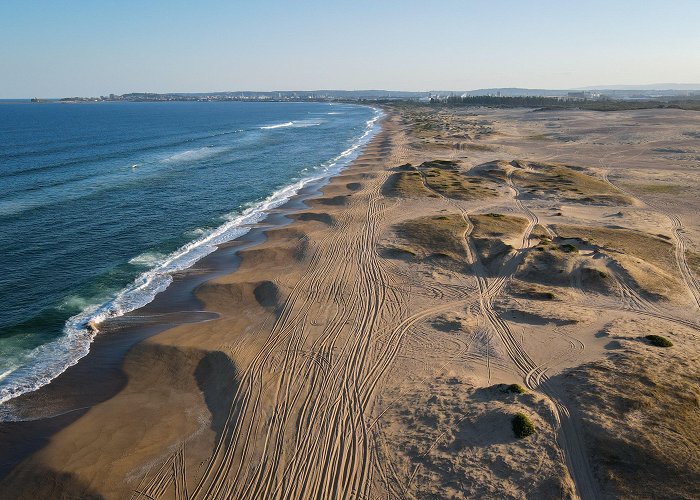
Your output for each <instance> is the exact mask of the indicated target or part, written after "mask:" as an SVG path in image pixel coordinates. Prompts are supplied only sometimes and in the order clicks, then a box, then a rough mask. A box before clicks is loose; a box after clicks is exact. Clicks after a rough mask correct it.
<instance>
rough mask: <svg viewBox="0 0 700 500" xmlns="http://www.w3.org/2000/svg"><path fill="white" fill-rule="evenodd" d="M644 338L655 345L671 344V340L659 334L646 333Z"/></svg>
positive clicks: (668, 345) (669, 345) (665, 345)
mask: <svg viewBox="0 0 700 500" xmlns="http://www.w3.org/2000/svg"><path fill="white" fill-rule="evenodd" d="M645 338H646V339H647V340H648V341H649V342H651V345H655V346H656V347H671V346H672V345H673V342H671V341H670V340H668V339H667V338H666V337H662V336H661V335H647V336H646V337H645Z"/></svg>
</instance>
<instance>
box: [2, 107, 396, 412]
mask: <svg viewBox="0 0 700 500" xmlns="http://www.w3.org/2000/svg"><path fill="white" fill-rule="evenodd" d="M363 107H364V108H366V109H368V110H372V111H373V114H374V116H373V117H371V118H370V119H369V120H367V121H366V122H365V124H364V125H365V127H364V130H362V133H361V134H360V135H358V136H357V137H356V138H355V139H354V140H353V142H352V144H350V145H349V147H348V148H347V149H345V150H343V151H341V152H340V153H338V154H337V155H336V156H334V157H332V158H329V159H327V160H325V161H323V162H322V163H320V164H319V165H318V167H317V168H316V169H315V170H314V171H312V172H306V174H305V175H304V176H303V177H300V178H296V179H292V180H291V181H290V182H289V183H288V184H285V185H283V186H281V187H279V188H278V189H276V190H275V191H273V192H272V193H270V194H269V195H268V196H266V197H265V198H263V199H259V200H258V201H253V202H251V203H250V204H249V205H248V206H246V208H245V209H243V210H241V211H240V213H238V214H236V215H235V217H234V216H232V217H231V218H226V220H225V221H223V222H222V223H221V224H220V225H218V226H217V227H214V228H211V229H208V230H207V231H206V232H205V233H204V234H203V235H202V236H199V237H197V238H195V239H192V240H191V241H188V242H186V243H185V244H184V245H182V246H181V247H179V248H178V249H176V250H174V251H172V252H169V253H168V254H167V255H164V256H163V257H162V258H160V259H159V261H158V262H157V263H156V264H155V265H154V266H153V267H150V268H148V269H146V270H144V271H141V272H140V273H139V274H137V275H135V276H134V277H133V280H132V281H131V282H130V283H128V284H126V285H125V286H124V287H123V288H121V289H120V290H118V291H116V292H114V295H113V296H112V297H109V298H108V299H107V300H106V301H104V302H99V303H91V304H88V305H87V306H86V307H84V308H83V309H82V310H81V311H80V312H78V313H77V314H74V315H72V316H71V317H69V318H67V319H66V321H65V323H64V325H63V333H62V334H61V335H59V336H57V337H56V338H54V339H52V340H50V341H48V342H46V343H45V344H42V345H40V346H38V347H37V349H36V350H35V352H34V353H33V355H32V358H31V361H28V362H27V364H26V365H23V366H22V367H20V368H19V369H16V370H15V371H14V372H12V373H9V375H8V376H7V377H6V378H4V379H3V381H2V385H1V387H0V421H4V420H8V419H9V420H12V419H13V418H12V415H11V414H9V413H8V411H7V407H5V406H4V403H6V402H9V401H12V400H13V399H16V398H18V397H21V396H22V395H23V394H26V393H31V392H34V391H36V390H37V389H39V388H41V387H43V386H45V385H47V384H50V383H51V382H52V381H53V380H54V379H55V378H56V377H58V376H59V375H60V374H61V373H62V372H64V371H65V370H66V369H68V368H70V367H71V366H73V365H75V364H76V363H77V362H79V361H80V359H82V358H83V357H84V356H86V355H87V354H88V353H89V352H90V349H91V345H92V343H93V341H94V340H95V338H96V336H97V335H99V333H100V331H101V330H103V329H104V328H103V327H102V326H101V325H102V323H103V322H106V321H111V320H113V319H115V318H119V317H121V316H123V315H124V314H127V313H130V312H132V311H134V310H138V309H141V308H142V307H144V306H146V305H148V304H149V303H151V302H152V301H153V300H154V299H155V297H156V296H157V295H159V294H160V293H162V292H163V291H164V290H166V289H167V288H168V287H169V286H170V284H171V283H172V281H173V276H174V275H175V274H177V273H179V272H182V271H186V270H187V269H189V268H190V267H192V266H193V265H194V264H196V263H197V262H198V261H199V260H201V259H202V258H204V257H206V256H207V255H209V254H210V253H212V252H213V251H215V250H216V248H217V247H219V246H222V245H226V244H228V243H230V242H231V241H235V240H237V239H239V238H241V237H243V236H245V234H246V233H247V232H248V231H249V230H250V229H251V228H253V227H255V226H256V225H257V224H259V223H261V222H263V220H264V219H266V218H268V215H269V214H272V213H274V210H275V209H276V208H278V207H279V206H281V205H284V204H286V203H287V202H288V201H290V200H291V199H292V198H294V197H295V196H296V195H297V194H298V193H301V192H303V191H304V190H305V188H306V187H307V186H315V185H322V184H323V183H325V182H327V181H328V179H329V178H330V177H332V176H334V175H337V174H338V173H339V172H341V171H342V170H343V169H344V168H346V167H347V166H348V164H349V163H350V162H351V161H352V160H353V159H354V158H355V157H356V156H357V154H358V151H360V150H361V148H362V147H364V146H365V145H366V143H367V142H368V140H370V139H371V138H372V137H373V135H374V134H376V132H377V121H378V120H379V119H380V118H381V116H382V115H381V110H380V109H379V108H376V107H372V106H363ZM287 125H291V122H289V124H286V123H285V124H283V125H282V126H287ZM279 126H280V125H273V126H271V127H267V126H263V127H260V128H262V129H265V128H277V127H279ZM305 170H307V169H305ZM137 257H138V256H136V257H134V258H137ZM132 260H133V259H132ZM130 262H131V261H130ZM100 300H104V299H100ZM6 375H7V374H6ZM10 406H12V405H10Z"/></svg>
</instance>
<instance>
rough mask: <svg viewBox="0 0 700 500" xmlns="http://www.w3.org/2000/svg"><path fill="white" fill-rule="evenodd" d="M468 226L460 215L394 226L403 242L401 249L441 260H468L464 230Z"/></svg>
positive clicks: (406, 222)
mask: <svg viewBox="0 0 700 500" xmlns="http://www.w3.org/2000/svg"><path fill="white" fill-rule="evenodd" d="M466 228H467V225H466V222H465V221H464V219H463V218H462V216H461V215H457V214H447V215H439V216H433V217H420V218H418V219H411V220H408V221H405V222H402V223H401V224H399V225H397V226H396V227H395V231H396V234H397V236H399V237H400V238H401V240H403V245H401V247H400V248H401V249H402V251H403V252H410V253H411V254H412V255H415V256H417V257H419V258H426V257H441V258H445V257H447V258H450V259H454V260H464V259H466V255H467V253H466V248H465V241H464V231H465V230H466Z"/></svg>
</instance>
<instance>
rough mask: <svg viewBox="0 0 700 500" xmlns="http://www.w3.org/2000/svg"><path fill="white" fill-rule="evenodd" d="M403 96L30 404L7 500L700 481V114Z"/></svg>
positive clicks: (592, 493)
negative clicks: (436, 103) (471, 103)
mask: <svg viewBox="0 0 700 500" xmlns="http://www.w3.org/2000/svg"><path fill="white" fill-rule="evenodd" d="M383 112H384V117H383V119H382V120H381V130H380V131H379V132H378V133H377V134H376V135H375V136H374V137H373V138H372V140H371V141H370V142H369V143H368V144H367V145H365V146H364V147H363V149H362V150H361V152H360V154H359V156H358V157H357V158H356V159H355V160H354V161H353V162H352V163H351V164H350V165H349V166H348V167H347V168H345V169H344V170H342V171H341V172H339V173H337V175H334V176H333V177H332V178H331V179H330V180H329V181H328V182H327V183H322V184H321V185H318V186H309V187H308V189H306V190H302V191H301V192H300V193H299V195H298V196H297V197H295V198H293V199H292V200H291V201H289V202H288V203H287V204H285V205H282V206H280V207H277V208H275V209H272V210H270V212H269V215H268V217H267V218H266V219H264V220H262V221H259V222H256V223H255V224H254V226H255V227H254V228H253V230H252V231H251V232H249V233H248V234H246V235H245V237H244V238H243V239H238V240H234V241H233V242H229V243H225V244H222V245H220V246H219V249H218V250H217V251H216V252H214V253H211V254H210V255H208V256H207V257H205V258H204V259H202V260H201V261H199V262H198V263H197V264H196V265H195V266H193V267H191V268H189V269H188V270H186V271H183V272H182V273H180V274H176V275H175V277H174V281H175V283H174V284H173V285H171V287H170V288H168V289H167V290H166V291H165V292H163V293H161V294H160V295H158V296H156V299H155V300H154V301H153V302H151V303H150V304H148V305H147V306H145V307H144V308H142V309H137V310H135V311H134V312H133V313H131V314H127V315H125V316H123V317H122V318H121V319H119V320H118V321H115V322H114V323H113V325H112V326H110V323H109V322H107V323H105V326H104V329H103V331H101V333H100V334H98V336H97V338H96V340H95V342H94V343H93V347H92V348H91V351H90V354H88V355H87V356H86V357H85V358H84V359H83V360H82V361H80V362H79V363H78V364H77V365H75V366H74V367H72V368H69V369H68V370H67V371H66V372H65V373H64V375H62V376H61V377H59V378H57V379H56V380H55V381H54V382H53V383H51V384H49V385H47V386H44V387H43V388H42V389H40V390H39V391H36V392H35V393H29V394H27V395H25V396H22V397H21V398H23V399H22V400H20V401H18V403H17V404H18V411H20V407H22V408H31V407H32V406H34V407H38V406H41V405H43V404H46V402H47V401H48V402H50V403H51V404H54V405H59V406H60V407H61V408H64V409H65V411H61V412H58V413H60V415H57V416H54V417H53V418H51V419H48V421H47V420H41V419H40V420H38V421H24V422H21V421H20V422H3V423H0V444H1V443H5V444H4V445H3V446H2V449H3V450H5V451H3V452H2V455H3V456H2V459H3V464H4V467H5V471H6V474H5V475H4V477H3V478H2V479H1V480H0V497H3V498H73V497H77V498H144V499H145V498H151V499H156V498H309V497H315V498H375V497H382V498H384V497H390V498H426V497H439V498H446V497H499V498H523V497H532V498H554V497H558V498H561V497H564V498H577V497H580V498H599V497H614V496H644V492H645V491H657V492H658V494H659V495H662V496H663V495H665V494H672V493H675V494H680V495H681V496H683V495H685V496H688V497H692V496H693V495H695V494H697V493H698V484H700V482H699V481H698V479H699V478H700V470H699V469H698V468H697V464H698V463H700V461H699V460H698V458H700V455H699V453H700V449H699V448H698V443H699V442H700V440H699V439H698V437H699V436H698V434H697V432H698V431H697V429H698V428H700V426H698V425H697V424H698V416H697V415H698V413H697V401H698V399H697V398H698V397H700V394H699V393H698V388H697V384H696V382H697V377H698V376H700V363H698V346H697V335H698V332H699V331H700V324H699V323H698V322H697V317H698V309H699V308H700V286H699V285H698V283H699V281H698V275H699V272H700V245H698V242H700V224H699V221H698V219H697V216H695V215H694V214H696V213H697V212H696V211H697V209H698V206H699V205H700V200H698V198H697V194H696V193H697V192H698V191H697V189H698V187H700V186H698V184H699V183H700V181H699V180H698V178H697V173H696V171H695V170H694V169H696V168H697V154H698V151H697V148H696V144H697V136H693V135H692V134H693V133H697V132H693V131H697V130H699V129H700V118H698V117H697V114H693V112H688V111H682V110H636V111H620V112H614V113H601V112H595V111H579V110H560V111H552V110H550V111H547V110H541V111H533V110H530V109H510V110H505V109H486V108H470V109H465V108H461V109H460V108H435V107H427V106H417V105H404V106H400V105H399V106H386V107H385V108H384V109H383ZM693 141H695V143H694V142H693ZM651 334H654V335H662V336H664V337H667V338H669V339H670V340H671V341H672V343H673V346H672V347H670V348H667V349H663V348H659V347H657V346H654V345H652V344H650V342H649V341H648V340H647V339H646V336H647V335H651ZM640 366H641V367H642V369H638V368H639V367H640ZM670 367H676V368H678V367H682V370H681V369H672V368H670ZM516 384H517V385H516ZM654 402H658V404H655V403H654ZM22 405H24V406H22ZM24 411H28V410H26V409H25V410H24ZM516 413H523V414H525V415H526V416H527V417H528V419H529V420H531V422H532V423H533V425H534V429H535V433H534V434H533V435H530V436H527V437H524V438H522V439H520V438H517V437H516V436H514V434H513V429H512V425H511V421H512V418H513V416H514V415H515V414H516ZM661 421H663V422H665V424H664V425H663V426H662V427H663V428H662V429H659V430H658V431H656V432H652V431H650V429H654V428H655V426H654V425H653V424H654V423H657V424H658V422H661ZM30 436H31V438H30ZM27 443H29V444H27ZM638 443H642V444H639V445H637V444H638ZM621 448H624V450H625V451H624V453H623V452H620V451H619V450H620V449H621ZM10 449H11V450H12V451H7V450H10ZM630 464H632V465H630ZM652 471H655V473H652ZM659 471H661V472H660V473H659ZM668 477H675V478H676V479H675V481H674V484H669V479H668ZM679 492H680V493H679Z"/></svg>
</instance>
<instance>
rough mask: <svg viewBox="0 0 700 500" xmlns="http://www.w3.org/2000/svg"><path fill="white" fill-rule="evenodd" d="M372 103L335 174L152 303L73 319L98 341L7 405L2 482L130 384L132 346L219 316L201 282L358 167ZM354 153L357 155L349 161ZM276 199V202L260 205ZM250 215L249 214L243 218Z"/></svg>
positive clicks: (373, 124)
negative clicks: (126, 365) (127, 367)
mask: <svg viewBox="0 0 700 500" xmlns="http://www.w3.org/2000/svg"><path fill="white" fill-rule="evenodd" d="M368 107H371V106H368ZM371 108H372V109H374V111H375V117H374V118H373V119H371V120H370V121H369V122H368V128H367V130H365V132H364V134H363V135H362V136H361V137H359V138H358V140H357V141H356V143H355V144H354V145H353V146H352V147H351V148H350V149H349V150H346V151H343V152H342V153H341V154H340V155H338V156H337V157H336V158H334V159H332V160H330V161H329V163H330V171H328V172H321V173H320V174H315V175H311V176H310V177H307V178H302V179H300V180H298V181H295V182H294V183H292V184H290V185H288V186H285V187H284V188H282V189H280V190H279V191H278V192H276V193H273V195H271V196H270V197H268V198H267V199H265V200H263V201H261V202H259V203H258V204H256V205H255V206H253V207H252V211H251V213H252V214H253V215H254V216H255V217H256V218H257V221H256V222H252V223H243V224H240V225H237V224H233V225H231V228H230V229H233V230H234V231H236V230H241V231H243V232H242V234H240V235H236V236H233V237H232V238H231V239H225V240H224V241H222V242H215V243H213V244H212V245H213V246H215V249H214V250H212V251H210V252H208V253H207V254H206V255H204V256H203V257H200V258H198V259H197V260H196V261H195V262H194V263H193V264H191V265H189V266H187V267H184V268H182V269H178V270H176V271H175V272H172V273H168V276H169V277H171V278H172V283H170V284H169V285H167V287H165V288H164V289H163V291H160V292H157V293H155V294H154V295H153V297H152V299H151V300H150V301H148V302H146V303H145V304H143V305H141V306H140V307H137V308H135V309H133V310H130V311H128V312H125V313H123V314H120V315H117V316H110V315H105V318H104V319H103V320H101V321H100V323H99V324H97V323H94V322H93V321H94V320H93V319H92V318H93V317H94V315H95V314H99V312H100V311H102V310H106V311H108V310H109V304H110V303H109V302H108V303H106V304H103V305H101V306H99V307H98V308H97V309H96V311H93V312H83V313H80V314H79V315H78V317H75V318H71V319H70V320H69V321H70V322H71V323H75V324H76V326H77V327H79V328H81V329H85V328H87V329H93V328H94V332H93V334H92V337H93V338H92V340H91V342H90V344H88V349H87V351H86V354H84V355H83V356H80V357H79V358H78V359H77V360H76V361H75V362H74V363H73V364H71V365H69V366H68V367H66V368H65V369H64V370H63V371H62V372H61V373H59V374H58V375H56V376H55V377H53V378H52V379H51V380H50V381H49V382H48V383H45V384H44V385H42V386H40V387H38V388H37V389H35V390H33V391H30V392H25V393H22V394H20V395H18V396H16V397H13V398H11V399H9V400H7V401H5V402H3V403H2V415H0V416H2V417H3V418H2V419H1V420H0V449H2V450H6V452H5V453H0V481H1V480H2V479H3V477H5V476H6V475H7V474H8V473H9V472H10V471H11V470H12V468H13V467H15V466H16V465H17V464H18V463H20V462H21V460H23V459H25V458H27V457H28V456H30V455H31V454H32V453H34V452H36V451H38V450H40V449H41V447H42V446H43V445H44V444H45V443H46V441H47V440H48V439H50V436H51V435H53V434H55V433H56V432H59V431H60V430H61V429H63V428H65V427H66V426H69V425H70V424H72V423H74V422H75V421H76V420H78V419H79V418H80V417H81V416H82V415H84V414H85V412H87V411H89V410H90V408H92V407H93V406H94V405H98V404H100V403H102V402H104V401H107V400H109V399H110V398H112V397H114V396H115V395H116V394H118V393H119V391H121V390H122V389H123V388H124V387H125V386H126V383H127V380H128V377H127V376H126V374H125V373H124V370H123V366H122V365H123V362H124V360H125V358H126V357H127V356H128V355H129V350H130V349H132V348H134V347H135V346H137V345H138V344H139V343H141V342H143V341H145V340H147V339H149V338H151V337H153V336H156V335H158V334H160V333H163V332H165V331H167V330H169V329H171V328H175V327H176V326H179V325H184V324H192V323H199V322H206V321H212V320H215V319H217V318H218V317H219V314H218V313H217V312H215V311H212V310H209V309H208V308H207V307H206V306H205V305H204V303H203V301H202V300H201V299H200V298H198V297H197V289H198V287H200V286H201V285H203V284H206V283H207V282H209V281H211V280H214V279H216V278H217V277H221V276H226V275H228V274H232V273H235V272H236V270H237V269H238V267H239V265H240V262H241V257H240V255H239V252H240V251H242V250H246V249H250V248H252V247H255V246H256V245H259V244H261V243H263V242H264V241H265V240H266V238H267V236H266V234H267V233H268V232H269V231H271V230H275V229H280V228H283V227H285V226H287V225H290V224H292V223H294V214H295V213H298V212H300V211H303V210H305V209H308V208H309V207H308V206H307V204H306V202H307V201H308V200H311V199H313V198H317V197H319V196H322V195H323V190H324V187H325V186H327V185H328V184H329V183H331V182H332V180H333V178H334V177H336V176H338V175H340V174H342V172H344V171H345V170H347V169H349V168H351V167H352V165H353V163H354V161H355V160H356V158H357V156H358V154H361V153H362V150H363V149H364V148H365V147H366V146H367V145H368V144H369V143H370V142H371V141H372V140H373V139H374V137H376V135H377V134H378V133H379V132H381V122H382V121H383V120H384V119H385V114H384V112H383V111H382V110H381V108H377V107H371ZM366 138H369V140H365V139H366ZM347 156H350V157H351V158H350V159H349V161H348V160H347V159H346V157H347ZM299 185H300V187H295V186H299ZM289 189H294V190H295V192H294V194H292V195H291V196H289V197H288V198H286V200H285V201H283V202H282V203H281V204H275V202H274V197H275V196H276V195H277V194H278V193H280V192H284V191H287V190H289ZM270 202H271V203H272V204H273V206H272V207H268V208H265V207H263V208H262V209H258V206H263V205H266V204H268V203H270ZM245 216H246V212H243V213H242V214H241V216H240V218H241V219H243V218H245ZM226 229H228V228H226V227H224V226H222V227H221V228H219V229H217V231H220V232H222V233H225V232H226ZM193 243H195V242H193ZM149 272H150V271H149ZM137 281H138V279H137Z"/></svg>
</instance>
